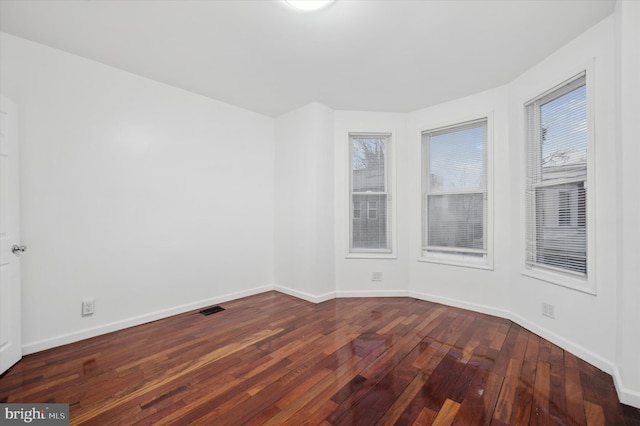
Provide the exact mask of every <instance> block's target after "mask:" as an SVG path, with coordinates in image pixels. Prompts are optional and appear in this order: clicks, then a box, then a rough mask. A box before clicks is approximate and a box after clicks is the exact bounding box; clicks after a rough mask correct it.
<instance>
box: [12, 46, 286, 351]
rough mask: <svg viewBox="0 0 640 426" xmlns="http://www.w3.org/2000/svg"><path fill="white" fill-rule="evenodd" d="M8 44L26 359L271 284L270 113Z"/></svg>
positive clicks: (51, 51) (42, 48)
mask: <svg viewBox="0 0 640 426" xmlns="http://www.w3.org/2000/svg"><path fill="white" fill-rule="evenodd" d="M1 43H2V44H1V46H0V48H1V49H0V50H1V52H2V56H1V61H2V62H1V67H0V68H1V70H2V75H1V78H0V81H1V84H2V87H1V90H2V93H3V94H5V95H6V96H8V97H9V98H11V99H13V100H14V101H15V102H16V103H17V104H18V107H19V120H20V134H21V141H20V143H21V146H20V149H21V150H20V159H21V162H20V166H21V170H20V177H21V196H22V203H21V210H22V218H21V219H22V230H23V234H22V243H23V244H26V245H27V246H28V252H27V253H25V255H24V256H23V258H22V262H23V274H22V289H23V291H22V295H23V342H24V345H25V346H24V350H25V352H27V353H29V352H33V351H36V350H40V349H44V348H48V347H52V346H56V345H59V344H63V343H67V342H70V341H74V340H78V339H80V338H84V337H89V336H92V335H96V334H100V333H102V332H106V331H110V330H113V329H117V328H123V327H125V326H129V325H133V324H136V323H140V322H144V321H147V320H150V319H155V318H158V317H163V316H167V315H169V314H172V313H176V312H180V311H185V310H188V309H194V308H197V307H201V306H203V305H206V304H209V303H215V302H218V301H222V300H225V299H231V298H235V297H238V296H241V295H244V294H250V293H255V292H257V291H260V289H261V288H262V287H263V286H270V285H271V284H272V282H273V234H274V227H273V212H274V208H273V203H274V201H273V199H274V197H273V192H274V188H273V173H274V161H273V160H274V154H273V152H274V120H273V119H272V118H269V117H265V116H261V115H258V114H255V113H252V112H248V111H245V110H242V109H239V108H235V107H231V106H228V105H225V104H223V103H220V102H217V101H213V100H211V99H207V98H204V97H202V96H198V95H195V94H192V93H189V92H186V91H183V90H178V89H175V88H172V87H169V86H166V85H164V84H160V83H157V82H153V81H150V80H147V79H143V78H140V77H137V76H135V75H132V74H128V73H125V72H122V71H119V70H116V69H114V68H111V67H107V66H104V65H102V64H99V63H96V62H93V61H89V60H86V59H83V58H80V57H77V56H73V55H70V54H67V53H63V52H61V51H58V50H55V49H51V48H48V47H45V46H42V45H38V44H35V43H32V42H29V41H26V40H23V39H19V38H16V37H13V36H10V35H7V34H2V37H1ZM212 78H214V76H212ZM85 297H93V298H95V301H96V313H95V314H94V315H93V316H91V317H84V318H83V317H81V315H80V307H81V301H82V299H83V298H85Z"/></svg>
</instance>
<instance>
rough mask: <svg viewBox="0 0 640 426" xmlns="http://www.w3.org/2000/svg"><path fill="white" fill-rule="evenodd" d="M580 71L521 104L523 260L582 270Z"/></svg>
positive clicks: (583, 110) (583, 96)
mask: <svg viewBox="0 0 640 426" xmlns="http://www.w3.org/2000/svg"><path fill="white" fill-rule="evenodd" d="M586 89H587V88H586V77H585V73H581V74H580V75H578V76H576V77H574V78H572V79H570V80H568V81H567V82H565V83H563V84H561V85H560V86H558V87H556V88H554V89H553V90H551V91H550V92H548V93H546V94H544V95H542V96H540V97H539V98H537V99H534V100H533V101H531V102H529V103H528V104H526V105H525V108H526V115H527V182H526V191H527V193H526V199H527V203H526V217H527V225H526V263H527V266H528V267H529V268H535V267H539V268H544V269H550V270H555V271H560V272H564V273H569V274H572V275H573V274H577V275H581V276H586V274H587V226H586V223H587V222H586V215H587V208H586V206H587V191H586V189H587V139H588V135H587V90H586Z"/></svg>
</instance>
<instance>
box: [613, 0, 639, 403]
mask: <svg viewBox="0 0 640 426" xmlns="http://www.w3.org/2000/svg"><path fill="white" fill-rule="evenodd" d="M615 21H616V71H617V72H616V76H615V82H616V85H615V94H616V112H617V115H616V123H615V128H616V137H615V146H616V151H617V161H618V167H617V175H616V184H617V195H618V200H617V201H618V203H617V205H616V208H615V211H616V213H617V214H616V216H615V219H616V222H615V223H617V236H618V246H617V254H618V265H617V266H618V274H619V275H618V283H619V284H618V295H617V296H618V298H617V304H616V313H617V316H616V318H617V321H618V327H617V335H616V340H617V346H616V359H615V361H616V372H615V375H614V378H615V379H616V386H617V387H618V390H619V394H620V397H621V400H622V401H623V402H625V403H627V404H631V405H635V406H636V407H640V367H639V366H638V361H639V360H640V355H639V354H640V331H639V325H640V261H639V260H640V245H639V244H638V241H640V220H639V219H640V185H638V183H640V168H639V167H638V160H639V159H640V127H638V118H639V117H640V49H639V48H638V46H640V2H637V1H619V2H618V3H617V5H616V10H615Z"/></svg>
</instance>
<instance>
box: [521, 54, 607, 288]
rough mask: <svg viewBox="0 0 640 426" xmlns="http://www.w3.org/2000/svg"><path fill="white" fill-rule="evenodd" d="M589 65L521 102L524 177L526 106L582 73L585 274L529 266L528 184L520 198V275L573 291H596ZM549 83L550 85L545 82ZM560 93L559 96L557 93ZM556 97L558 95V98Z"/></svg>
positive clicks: (591, 104) (591, 84) (593, 142)
mask: <svg viewBox="0 0 640 426" xmlns="http://www.w3.org/2000/svg"><path fill="white" fill-rule="evenodd" d="M592 70H593V64H592V61H591V62H590V63H589V64H587V65H586V66H584V67H581V68H580V69H579V71H577V72H572V73H570V74H568V77H565V78H564V79H562V78H558V79H557V80H556V82H558V81H560V82H561V83H560V84H555V85H554V86H552V87H551V89H548V90H547V91H545V92H543V93H540V94H539V95H537V96H534V97H532V98H531V99H530V100H528V101H527V102H524V108H523V113H524V114H523V117H524V126H523V127H524V146H525V149H524V153H525V154H524V156H523V157H524V170H525V178H526V179H528V178H529V177H528V171H527V170H528V161H529V159H528V158H527V152H528V144H529V136H528V132H529V129H528V124H527V122H528V120H527V106H528V105H530V104H532V103H534V102H536V101H538V100H541V99H543V98H546V97H548V96H549V95H550V94H552V93H556V92H560V91H561V90H562V88H563V87H566V86H567V85H568V84H570V83H572V82H574V81H576V80H577V79H580V78H582V77H583V76H584V79H585V85H586V99H587V177H586V180H585V181H584V186H585V196H586V215H587V217H586V238H587V245H586V246H587V261H586V266H587V273H586V275H581V274H578V273H573V272H571V271H566V270H562V269H560V268H553V267H551V266H540V265H535V264H534V265H531V264H529V263H528V260H527V254H526V249H527V244H528V236H527V235H528V233H527V226H528V223H529V220H530V219H529V217H528V214H529V212H530V210H529V209H527V208H526V206H527V204H528V203H529V199H528V197H529V195H528V193H529V192H530V191H531V189H530V188H529V186H528V184H527V183H526V179H525V185H524V198H525V208H524V223H523V224H524V228H523V241H524V247H523V254H524V262H523V270H522V275H525V276H528V277H531V278H535V279H537V280H541V281H545V282H548V283H551V284H556V285H559V286H562V287H566V288H570V289H573V290H577V291H580V292H583V293H587V294H593V295H595V294H596V282H595V276H596V273H595V261H594V253H595V235H596V233H595V222H596V221H595V204H596V202H595V194H596V191H595V154H594V153H595V124H594V123H595V121H594V106H593V93H594V84H593V72H592ZM549 86H551V85H549ZM559 96H562V95H559ZM559 96H558V97H559Z"/></svg>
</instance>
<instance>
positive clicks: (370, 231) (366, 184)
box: [349, 134, 391, 252]
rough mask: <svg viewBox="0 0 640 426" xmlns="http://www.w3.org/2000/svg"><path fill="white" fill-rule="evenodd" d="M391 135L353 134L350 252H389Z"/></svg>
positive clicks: (351, 140)
mask: <svg viewBox="0 0 640 426" xmlns="http://www.w3.org/2000/svg"><path fill="white" fill-rule="evenodd" d="M390 138H391V135H390V134H350V135H349V144H350V163H351V215H350V216H351V232H350V240H351V241H350V251H351V252H390V251H391V245H390V236H389V223H390V208H389V198H390V194H389V185H388V167H387V161H388V155H387V152H388V145H389V141H390Z"/></svg>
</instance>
